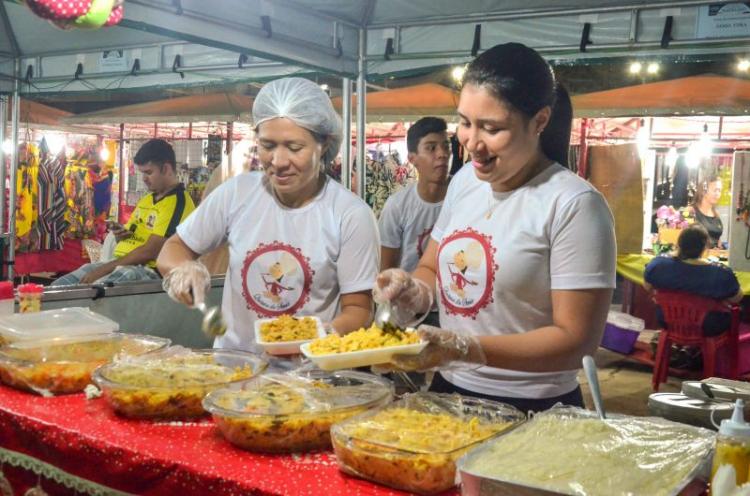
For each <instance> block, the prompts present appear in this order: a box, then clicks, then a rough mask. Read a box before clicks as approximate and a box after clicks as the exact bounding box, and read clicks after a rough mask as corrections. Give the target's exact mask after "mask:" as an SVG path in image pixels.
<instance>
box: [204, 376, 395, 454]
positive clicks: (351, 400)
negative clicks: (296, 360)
mask: <svg viewBox="0 0 750 496" xmlns="http://www.w3.org/2000/svg"><path fill="white" fill-rule="evenodd" d="M392 397H393V386H392V384H391V383H390V382H389V381H387V380H386V379H383V378H381V377H378V376H375V375H372V374H365V373H362V372H354V371H341V372H333V373H327V372H322V371H319V370H317V371H310V372H307V373H295V372H291V373H287V374H265V375H262V376H260V377H258V378H257V379H254V380H252V381H248V382H246V383H244V384H241V385H236V386H232V387H229V388H223V389H219V390H216V391H214V392H213V393H211V394H209V395H208V396H207V397H206V399H205V400H204V401H203V405H204V406H205V408H206V410H208V411H210V412H211V413H212V414H213V417H214V421H215V422H216V425H217V426H218V427H219V430H220V431H221V433H222V434H223V435H224V437H225V438H226V439H227V440H228V441H229V442H230V443H232V444H234V445H236V446H239V447H240V448H243V449H247V450H250V451H258V452H263V453H289V452H302V451H314V450H321V449H326V448H330V446H331V436H330V434H329V430H330V427H331V425H332V424H334V423H335V422H340V421H342V420H345V419H347V418H349V417H351V416H353V415H356V414H359V413H362V412H364V411H365V410H367V409H369V408H376V407H379V406H382V405H384V404H386V403H388V402H390V401H391V399H392Z"/></svg>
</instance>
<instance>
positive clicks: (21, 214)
mask: <svg viewBox="0 0 750 496" xmlns="http://www.w3.org/2000/svg"><path fill="white" fill-rule="evenodd" d="M18 152H19V155H18V157H19V163H18V174H17V176H16V250H18V251H19V252H25V251H36V250H38V249H39V248H38V241H39V240H38V236H37V232H36V230H35V229H34V226H35V225H36V222H37V216H38V211H37V195H38V194H39V183H38V181H37V178H38V176H39V147H37V146H36V145H34V144H32V143H25V144H22V145H21V146H19V149H18Z"/></svg>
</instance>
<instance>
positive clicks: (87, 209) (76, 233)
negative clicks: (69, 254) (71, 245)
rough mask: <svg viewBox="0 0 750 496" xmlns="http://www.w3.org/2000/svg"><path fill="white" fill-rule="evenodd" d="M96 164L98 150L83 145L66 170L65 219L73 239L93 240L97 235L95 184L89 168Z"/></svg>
mask: <svg viewBox="0 0 750 496" xmlns="http://www.w3.org/2000/svg"><path fill="white" fill-rule="evenodd" d="M95 163H96V148H95V147H94V146H91V145H82V146H80V147H78V148H77V149H76V150H75V152H74V153H73V156H72V158H71V159H70V160H69V161H68V166H67V167H66V169H65V196H66V197H67V198H68V211H67V212H66V215H65V219H66V220H67V221H68V222H69V223H70V228H69V230H68V235H69V236H70V237H72V238H78V239H85V238H91V237H93V236H94V235H95V233H96V228H95V217H96V215H95V208H94V183H93V177H92V176H91V175H90V174H89V166H88V165H89V164H95Z"/></svg>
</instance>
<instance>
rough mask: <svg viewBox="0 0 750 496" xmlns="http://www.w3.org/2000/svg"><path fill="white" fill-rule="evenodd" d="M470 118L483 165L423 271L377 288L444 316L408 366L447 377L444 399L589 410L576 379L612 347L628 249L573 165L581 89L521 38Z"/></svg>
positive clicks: (443, 224)
mask: <svg viewBox="0 0 750 496" xmlns="http://www.w3.org/2000/svg"><path fill="white" fill-rule="evenodd" d="M458 114H459V118H460V123H459V127H458V131H457V136H458V139H459V141H460V142H461V144H462V145H463V146H464V147H465V148H466V149H467V150H468V151H469V152H470V153H471V157H472V161H471V163H469V164H466V165H465V166H464V167H463V168H462V169H461V171H459V172H458V173H457V174H456V175H455V176H454V178H453V180H452V181H451V184H450V187H449V189H448V194H447V196H446V199H445V201H444V203H443V209H442V211H441V214H440V218H439V219H438V221H437V223H436V224H435V227H434V228H433V230H432V235H431V236H432V240H431V241H430V245H429V247H428V248H427V250H426V252H425V254H424V256H423V257H422V259H421V260H420V262H419V266H418V267H417V269H416V270H415V271H414V272H413V273H412V274H407V273H405V272H403V271H400V270H398V269H390V270H387V271H384V272H382V273H381V274H380V275H379V277H378V281H377V284H376V287H375V289H374V290H373V292H374V298H375V300H376V301H392V302H393V303H394V306H395V307H396V308H405V307H411V308H412V309H414V310H417V311H424V312H426V311H428V310H429V308H430V305H431V304H432V301H433V299H437V302H438V306H439V309H440V325H441V328H435V327H430V326H421V327H420V329H419V331H420V334H421V335H422V337H423V338H424V339H425V340H427V341H428V342H429V345H428V346H427V347H426V348H425V349H424V351H422V353H420V354H419V355H415V356H404V355H402V356H398V357H396V358H395V359H394V365H395V366H396V367H399V368H402V369H405V370H428V369H437V370H439V371H440V374H437V375H436V377H435V381H434V382H433V384H432V387H431V389H432V390H434V391H438V392H459V393H462V394H467V395H473V396H480V397H488V398H493V399H499V400H501V401H506V402H508V403H511V404H514V405H516V406H517V407H519V408H521V409H524V410H542V409H546V408H549V407H551V406H552V405H553V404H555V403H557V402H562V403H565V404H570V405H578V406H582V405H583V399H582V396H581V389H580V386H579V385H578V382H577V380H576V375H577V371H578V370H579V369H580V367H581V359H582V357H583V356H584V355H587V354H593V353H594V352H595V351H596V348H597V346H598V345H599V341H600V340H601V334H602V332H603V329H604V324H605V321H606V316H607V311H608V310H609V305H610V301H611V298H612V288H614V285H615V253H616V248H615V238H614V225H613V219H612V214H611V212H610V211H609V208H608V207H607V204H606V202H605V200H604V198H603V197H602V195H601V194H600V193H599V192H597V191H596V189H594V188H593V187H592V186H591V185H590V184H589V183H588V182H586V181H585V180H583V179H581V178H580V177H578V176H577V175H575V174H573V173H571V172H570V171H569V170H567V165H568V146H569V143H570V130H571V123H572V118H573V111H572V107H571V103H570V98H569V96H568V93H567V91H565V88H563V86H562V85H561V84H559V83H558V82H557V81H556V80H555V75H554V72H553V70H552V68H551V67H550V66H549V64H547V62H546V61H545V60H544V59H543V58H542V57H541V56H540V55H539V54H538V53H537V52H536V51H534V50H533V49H531V48H528V47H526V46H524V45H521V44H518V43H507V44H504V45H498V46H495V47H494V48H492V49H490V50H487V51H486V52H484V53H483V54H482V55H480V56H479V57H477V58H476V59H475V60H474V61H473V62H472V63H471V64H469V67H468V68H467V70H466V73H465V75H464V79H463V87H462V90H461V97H460V100H459V104H458ZM458 271H460V273H461V274H462V277H463V279H464V280H465V281H464V283H463V284H461V285H460V287H459V285H457V284H455V281H453V278H452V275H453V274H455V273H457V272H458Z"/></svg>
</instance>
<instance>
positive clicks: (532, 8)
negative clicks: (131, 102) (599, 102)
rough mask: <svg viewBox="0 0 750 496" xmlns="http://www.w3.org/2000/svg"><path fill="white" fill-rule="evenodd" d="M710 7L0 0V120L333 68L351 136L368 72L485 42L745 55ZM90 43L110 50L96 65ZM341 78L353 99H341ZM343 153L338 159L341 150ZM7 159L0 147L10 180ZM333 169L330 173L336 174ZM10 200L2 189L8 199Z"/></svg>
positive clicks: (592, 53)
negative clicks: (68, 20) (94, 9)
mask: <svg viewBox="0 0 750 496" xmlns="http://www.w3.org/2000/svg"><path fill="white" fill-rule="evenodd" d="M710 5H711V2H708V1H705V0H682V1H674V0H554V1H552V0H503V1H500V0H464V1H462V2H453V1H449V0H361V1H352V0H215V1H212V2H206V1H204V0H127V1H126V4H125V17H124V19H123V21H122V23H121V24H120V25H119V26H117V27H112V28H106V29H101V30H97V31H62V30H59V29H57V28H55V27H53V26H51V25H50V24H48V23H46V22H44V21H42V20H41V19H38V18H36V17H35V16H34V15H33V14H31V12H30V11H28V9H26V8H25V7H24V6H22V5H20V4H18V1H17V0H16V1H13V0H0V116H4V115H5V113H4V112H3V110H4V107H5V106H6V105H8V104H12V105H13V107H12V108H13V112H12V119H11V121H12V122H11V136H12V138H13V143H14V145H16V144H17V129H18V111H17V104H16V103H15V102H17V101H18V97H19V96H20V95H21V94H22V93H24V94H31V95H33V94H44V93H50V92H56V93H59V92H91V91H104V92H106V91H118V92H120V91H131V90H136V89H139V88H148V87H154V86H159V87H181V86H182V87H184V86H194V85H209V84H214V83H219V82H224V83H226V82H244V81H265V80H268V79H272V78H275V77H279V76H284V75H290V74H310V73H320V74H327V75H334V76H339V77H341V78H342V97H343V98H342V100H343V102H344V104H343V106H342V113H343V117H344V130H343V132H344V136H350V135H351V132H350V131H351V127H350V126H351V122H352V114H353V112H352V107H353V106H356V128H357V135H358V136H363V135H364V128H365V122H366V115H365V99H366V92H367V82H368V81H367V80H368V76H369V77H372V76H378V77H382V76H388V75H397V74H402V73H410V72H413V71H415V70H424V69H426V68H430V67H439V66H445V65H452V64H463V63H466V62H468V61H469V60H470V59H471V58H472V57H473V56H475V55H476V54H477V53H479V52H481V50H482V49H483V48H487V47H491V46H493V45H495V44H497V43H502V42H507V41H519V42H522V43H525V44H527V45H529V46H532V47H534V48H536V49H537V50H539V51H540V52H541V53H543V54H544V55H545V56H546V57H548V58H550V59H552V60H553V61H557V62H564V63H576V62H577V61H581V60H593V59H611V58H613V57H616V58H617V57H619V58H633V57H647V56H648V57H654V56H656V57H661V56H664V57H667V56H670V57H672V56H687V55H697V54H706V53H708V54H710V53H713V52H715V51H717V50H718V49H720V50H722V51H723V52H736V53H741V52H744V51H746V47H747V46H748V42H749V41H750V30H748V28H747V27H745V28H744V29H735V30H731V29H730V30H728V31H725V32H721V30H717V29H712V26H707V25H706V22H708V21H707V19H709V17H710V16H709V15H708V14H709V9H710ZM714 5H715V4H714ZM736 5H743V4H742V3H740V2H738V3H737V4H736ZM715 8H716V7H714V9H715ZM710 12H713V13H715V11H710ZM709 20H710V19H709ZM747 24H748V23H745V26H747ZM713 28H716V26H713ZM104 52H109V53H112V54H114V55H115V56H114V57H112V58H110V60H109V61H105V56H104V55H105V53H104ZM108 58H109V57H108ZM354 79H356V81H355V84H356V96H357V99H356V102H355V103H356V105H351V104H350V102H351V94H352V80H354ZM9 93H12V94H13V95H14V98H13V99H12V103H11V101H9V100H8V98H7V94H9ZM4 138H5V122H4V117H3V122H0V140H3V139H4ZM14 149H15V147H14ZM356 153H357V160H356V163H357V168H358V169H359V173H358V174H357V178H358V181H359V182H360V184H359V189H358V191H360V192H363V191H364V189H365V188H364V184H363V182H364V176H365V174H364V173H363V170H362V169H363V164H364V158H365V146H364V141H358V143H357V151H356ZM344 155H345V156H344V161H343V163H344V167H347V168H348V166H349V164H350V162H351V160H350V157H349V156H348V155H349V151H348V149H347V147H345V149H344ZM2 160H4V157H3V156H2V152H0V161H2ZM16 162H17V157H15V154H14V159H13V166H12V168H11V175H12V176H13V177H12V179H15V173H16V168H17V163H16ZM3 170H4V169H3ZM346 172H348V171H344V174H343V177H345V178H348V177H350V174H348V173H346ZM2 174H3V172H0V182H2V180H3V179H4V178H3V177H2ZM14 196H15V195H14V191H13V189H11V198H10V205H11V206H12V205H14V202H15V197H14ZM2 204H3V202H0V205H2ZM14 211H15V209H12V210H11V223H10V226H9V231H10V232H9V233H8V235H6V238H9V240H10V241H12V240H13V239H14V236H15V232H14V230H15V219H13V218H12V217H13V215H14ZM0 213H2V212H0ZM0 231H2V232H5V231H6V229H5V226H0ZM13 245H14V243H13V242H10V243H9V246H10V250H9V255H10V257H9V258H10V260H11V262H10V263H11V264H12V260H13ZM10 267H11V269H12V265H10ZM10 272H11V274H12V270H11V271H10Z"/></svg>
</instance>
